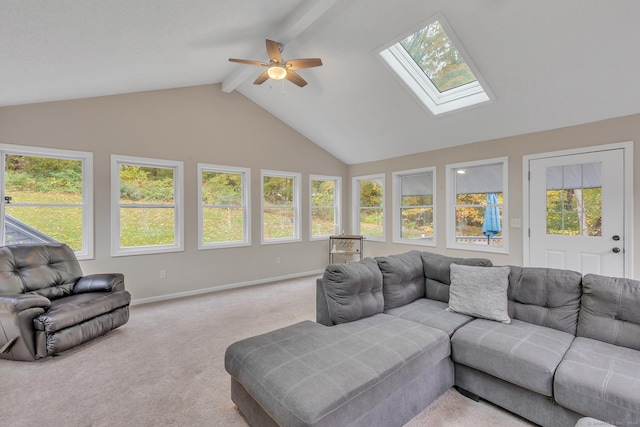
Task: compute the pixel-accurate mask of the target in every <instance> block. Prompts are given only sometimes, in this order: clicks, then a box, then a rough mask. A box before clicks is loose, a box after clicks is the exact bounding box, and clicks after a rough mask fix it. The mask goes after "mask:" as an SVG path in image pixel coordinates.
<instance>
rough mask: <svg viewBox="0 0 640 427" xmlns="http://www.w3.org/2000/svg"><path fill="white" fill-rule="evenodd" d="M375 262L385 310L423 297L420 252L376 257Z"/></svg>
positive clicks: (422, 273) (422, 272)
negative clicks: (379, 277) (379, 273)
mask: <svg viewBox="0 0 640 427" xmlns="http://www.w3.org/2000/svg"><path fill="white" fill-rule="evenodd" d="M376 262H377V263H378V267H379V268H380V271H381V272H382V292H383V294H384V309H385V310H390V309H392V308H395V307H400V306H403V305H406V304H409V303H410V302H413V301H415V300H417V299H418V298H422V297H424V267H423V266H422V259H421V258H420V251H409V252H407V253H404V254H398V255H390V256H385V257H377V258H376Z"/></svg>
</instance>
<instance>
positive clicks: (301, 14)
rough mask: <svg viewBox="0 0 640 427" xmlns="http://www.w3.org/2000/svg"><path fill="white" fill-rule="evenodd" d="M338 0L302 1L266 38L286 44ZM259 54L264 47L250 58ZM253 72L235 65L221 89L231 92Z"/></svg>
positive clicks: (262, 54) (257, 56) (261, 53)
mask: <svg viewBox="0 0 640 427" xmlns="http://www.w3.org/2000/svg"><path fill="white" fill-rule="evenodd" d="M338 1H339V0H320V1H304V2H303V3H302V4H301V5H300V7H298V8H297V9H296V10H295V11H294V12H293V13H292V14H291V15H289V17H288V18H287V19H286V21H285V22H284V23H283V24H282V25H280V26H279V27H278V28H277V29H276V30H275V31H273V32H272V33H270V34H269V35H268V36H267V38H269V39H270V40H275V41H277V42H279V43H282V44H285V45H286V44H287V43H289V42H291V41H292V40H294V39H295V38H296V37H298V35H299V34H300V33H302V32H303V31H304V30H306V29H307V28H308V27H309V26H310V25H311V24H313V23H314V22H315V21H316V20H317V19H318V18H320V17H321V16H322V15H324V13H325V12H326V11H327V10H329V8H331V6H333V5H334V4H335V3H337V2H338ZM260 56H264V47H262V48H261V49H260V50H256V51H255V55H254V56H252V58H259V57H260ZM255 73H256V70H255V69H254V68H251V67H247V66H237V67H236V69H235V70H234V71H233V72H231V74H229V75H228V76H227V77H226V78H225V79H224V80H223V81H222V91H223V92H225V93H231V92H233V91H234V90H236V89H237V88H238V86H240V85H241V84H242V83H244V81H245V80H247V79H248V78H249V77H252V76H254V75H255Z"/></svg>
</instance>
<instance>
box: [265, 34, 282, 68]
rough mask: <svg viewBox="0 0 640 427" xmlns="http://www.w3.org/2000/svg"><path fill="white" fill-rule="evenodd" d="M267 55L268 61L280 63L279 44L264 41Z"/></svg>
mask: <svg viewBox="0 0 640 427" xmlns="http://www.w3.org/2000/svg"><path fill="white" fill-rule="evenodd" d="M266 43H267V53H268V54H269V60H270V61H273V62H277V63H281V62H282V56H281V55H280V43H278V42H274V41H273V40H268V39H267V40H266Z"/></svg>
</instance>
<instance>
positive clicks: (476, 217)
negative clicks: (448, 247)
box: [456, 206, 502, 246]
mask: <svg viewBox="0 0 640 427" xmlns="http://www.w3.org/2000/svg"><path fill="white" fill-rule="evenodd" d="M487 208H493V206H490V207H458V208H456V242H457V243H468V244H476V245H485V246H486V245H491V246H502V231H501V229H500V231H498V230H494V231H495V233H493V234H491V233H488V232H485V231H483V224H484V218H485V211H486V209H487ZM496 214H497V216H498V221H499V223H500V224H502V207H501V206H500V207H498V211H497V212H496Z"/></svg>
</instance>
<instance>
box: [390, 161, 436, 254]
mask: <svg viewBox="0 0 640 427" xmlns="http://www.w3.org/2000/svg"><path fill="white" fill-rule="evenodd" d="M435 188H436V186H435V168H424V169H415V170H410V171H402V172H394V173H393V212H394V217H393V241H394V242H396V243H409V244H412V245H425V246H435V245H436V239H435V221H434V215H435V208H434V193H435V191H434V189H435Z"/></svg>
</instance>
